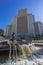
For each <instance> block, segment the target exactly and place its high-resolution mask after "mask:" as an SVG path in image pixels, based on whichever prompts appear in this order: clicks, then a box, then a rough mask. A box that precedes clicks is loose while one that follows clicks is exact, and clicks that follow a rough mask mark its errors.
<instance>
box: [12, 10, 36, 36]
mask: <svg viewBox="0 0 43 65" xmlns="http://www.w3.org/2000/svg"><path fill="white" fill-rule="evenodd" d="M34 21H35V19H34V15H32V14H28V13H27V9H19V10H18V15H17V16H14V17H13V19H12V32H15V33H16V34H28V35H30V36H32V35H34V34H35V33H34Z"/></svg>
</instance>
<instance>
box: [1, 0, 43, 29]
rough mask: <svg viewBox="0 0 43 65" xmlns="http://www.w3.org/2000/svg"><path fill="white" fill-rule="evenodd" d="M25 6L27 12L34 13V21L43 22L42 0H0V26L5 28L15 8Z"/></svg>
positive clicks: (9, 22)
mask: <svg viewBox="0 0 43 65" xmlns="http://www.w3.org/2000/svg"><path fill="white" fill-rule="evenodd" d="M20 8H27V10H28V13H32V14H33V15H35V20H36V21H41V22H42V23H43V0H0V28H1V29H6V25H8V24H11V22H12V17H13V16H16V15H17V10H18V9H20Z"/></svg>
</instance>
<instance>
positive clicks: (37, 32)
mask: <svg viewBox="0 0 43 65" xmlns="http://www.w3.org/2000/svg"><path fill="white" fill-rule="evenodd" d="M34 30H35V35H42V23H41V22H39V21H37V22H35V23H34Z"/></svg>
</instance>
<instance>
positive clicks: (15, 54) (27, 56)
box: [0, 44, 43, 65]
mask: <svg viewBox="0 0 43 65" xmlns="http://www.w3.org/2000/svg"><path fill="white" fill-rule="evenodd" d="M9 46H10V47H9V51H3V52H0V63H3V65H4V63H6V64H5V65H9V64H8V63H10V65H31V64H32V63H33V64H32V65H38V63H40V62H41V61H42V59H43V49H41V48H37V49H36V47H35V46H33V45H26V44H23V45H20V44H18V45H14V44H13V50H11V44H10V45H9ZM22 63H23V64H22ZM29 63H30V64H29ZM41 63H42V64H41V65H43V62H41Z"/></svg>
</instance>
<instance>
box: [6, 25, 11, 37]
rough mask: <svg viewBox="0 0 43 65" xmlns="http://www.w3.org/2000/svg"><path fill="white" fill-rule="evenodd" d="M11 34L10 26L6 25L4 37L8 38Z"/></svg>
mask: <svg viewBox="0 0 43 65" xmlns="http://www.w3.org/2000/svg"><path fill="white" fill-rule="evenodd" d="M11 34H12V25H7V27H6V36H10V35H11Z"/></svg>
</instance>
